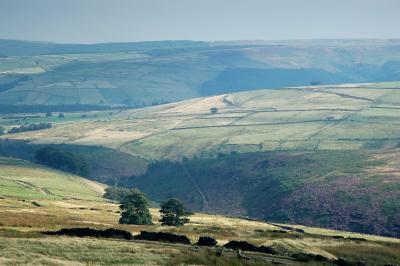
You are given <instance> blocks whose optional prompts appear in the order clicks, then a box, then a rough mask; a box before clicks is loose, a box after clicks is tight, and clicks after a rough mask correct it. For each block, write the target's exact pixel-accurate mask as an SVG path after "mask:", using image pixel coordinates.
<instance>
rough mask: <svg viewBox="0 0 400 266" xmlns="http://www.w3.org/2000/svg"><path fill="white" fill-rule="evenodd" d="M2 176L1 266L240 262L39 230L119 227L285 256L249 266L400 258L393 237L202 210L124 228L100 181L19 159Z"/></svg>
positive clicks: (196, 251)
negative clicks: (174, 220)
mask: <svg viewBox="0 0 400 266" xmlns="http://www.w3.org/2000/svg"><path fill="white" fill-rule="evenodd" d="M1 173H2V174H1V176H0V182H2V185H1V186H0V196H1V198H0V246H1V249H0V250H1V251H0V262H1V264H3V265H15V264H46V265H65V264H74V265H86V264H101V265H103V264H168V265H174V264H179V263H202V264H206V265H210V264H217V263H219V264H218V265H220V264H223V265H241V263H242V262H241V261H239V260H238V259H237V258H236V253H234V252H233V251H230V250H229V249H226V250H225V251H224V252H223V255H222V256H220V257H217V256H216V255H215V252H216V251H215V249H214V248H204V247H196V246H193V245H181V244H168V243H162V242H152V241H139V240H134V241H129V240H121V239H99V238H77V237H68V236H46V235H43V234H42V233H41V232H44V231H47V230H51V231H54V230H58V229H61V228H71V227H91V228H98V229H102V228H119V229H123V230H127V231H129V232H132V233H133V234H137V233H139V232H140V231H143V230H145V231H160V230H161V231H170V232H175V233H178V234H184V235H187V236H188V237H189V239H190V240H191V241H192V243H194V242H195V241H196V240H197V238H198V237H199V236H201V235H209V236H212V237H215V238H216V239H217V240H218V243H219V245H223V244H225V243H227V242H228V241H229V240H233V239H237V240H246V241H249V242H251V243H253V244H256V245H261V244H263V245H269V246H272V247H274V248H275V249H276V250H279V252H282V253H281V255H267V254H265V255H264V254H260V253H253V252H246V254H247V256H249V257H250V258H251V260H250V261H248V262H246V261H244V263H245V265H273V264H274V261H275V262H276V261H280V262H284V263H289V264H290V265H303V262H300V261H296V260H295V259H293V257H291V254H300V253H305V254H320V255H321V256H324V257H327V258H330V259H335V258H336V259H337V258H338V257H342V258H345V259H347V260H350V261H363V262H366V263H371V264H374V263H397V262H399V261H400V257H399V255H398V254H399V249H400V242H399V240H398V239H396V238H387V237H379V236H373V235H365V234H357V233H350V232H345V231H334V230H327V229H322V228H312V227H304V226H296V225H285V224H273V223H266V222H261V221H254V220H245V219H239V218H231V217H225V216H220V215H207V214H204V213H196V214H195V215H194V216H192V217H191V222H190V223H189V224H187V225H185V226H184V227H162V226H160V224H159V223H158V222H156V223H155V225H153V226H152V225H147V226H143V225H142V226H138V225H121V224H118V218H119V211H118V205H117V204H116V203H115V202H110V201H108V200H105V199H104V198H102V197H101V196H102V193H101V190H102V189H103V188H104V186H101V185H100V184H98V183H94V182H92V181H88V180H84V179H83V178H79V177H75V176H71V175H68V174H63V173H61V172H58V171H54V170H51V169H48V168H43V167H41V166H39V165H35V164H32V163H30V162H27V161H23V160H19V159H9V158H1ZM38 173H40V174H39V175H38ZM28 176H29V177H31V178H29V180H30V182H31V185H30V186H27V185H26V180H27V177H28ZM11 180H12V181H11ZM60 182H62V184H63V186H62V188H60V187H59V186H60ZM18 186H20V187H18ZM43 191H47V192H45V193H43ZM151 214H152V216H153V217H154V220H155V221H157V219H158V217H159V214H158V210H157V209H154V208H153V209H151ZM284 228H285V229H284ZM300 229H301V230H300ZM310 263H314V264H312V265H320V264H319V263H318V262H310Z"/></svg>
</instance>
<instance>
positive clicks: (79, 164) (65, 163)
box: [35, 147, 89, 176]
mask: <svg viewBox="0 0 400 266" xmlns="http://www.w3.org/2000/svg"><path fill="white" fill-rule="evenodd" d="M35 158H36V160H37V161H38V162H39V163H41V164H44V165H47V166H50V167H52V168H55V169H59V170H62V171H65V172H69V173H73V174H76V175H80V176H88V175H89V168H88V166H87V164H86V162H85V160H84V159H83V158H81V157H80V156H78V155H76V154H73V153H71V152H66V151H62V150H58V149H54V148H51V147H47V148H43V149H40V150H38V151H37V152H36V156H35Z"/></svg>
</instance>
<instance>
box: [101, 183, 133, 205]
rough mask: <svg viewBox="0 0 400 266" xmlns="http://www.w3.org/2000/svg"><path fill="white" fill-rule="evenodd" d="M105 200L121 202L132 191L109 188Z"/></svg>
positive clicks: (106, 190)
mask: <svg viewBox="0 0 400 266" xmlns="http://www.w3.org/2000/svg"><path fill="white" fill-rule="evenodd" d="M105 192H106V193H104V195H103V198H106V199H109V200H114V201H119V202H121V201H122V200H123V199H124V198H125V196H126V195H128V194H129V193H130V190H129V189H127V188H124V187H116V186H114V187H107V188H106V189H105Z"/></svg>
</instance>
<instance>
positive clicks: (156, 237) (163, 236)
mask: <svg viewBox="0 0 400 266" xmlns="http://www.w3.org/2000/svg"><path fill="white" fill-rule="evenodd" d="M133 238H134V239H137V240H148V241H160V242H169V243H181V244H187V245H189V244H190V240H189V238H188V237H187V236H185V235H178V234H174V233H169V232H146V231H141V232H140V234H139V235H137V236H134V237H133Z"/></svg>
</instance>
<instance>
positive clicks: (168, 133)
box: [2, 82, 400, 160]
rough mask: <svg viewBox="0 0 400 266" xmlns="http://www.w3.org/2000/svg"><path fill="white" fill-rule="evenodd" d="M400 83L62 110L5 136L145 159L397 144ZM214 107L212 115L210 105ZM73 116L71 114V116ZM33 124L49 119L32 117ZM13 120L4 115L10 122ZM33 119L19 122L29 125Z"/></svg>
mask: <svg viewBox="0 0 400 266" xmlns="http://www.w3.org/2000/svg"><path fill="white" fill-rule="evenodd" d="M399 103H400V84H399V83H396V82H392V83H379V84H360V85H348V86H347V85H342V86H320V87H297V88H286V89H279V90H258V91H250V92H240V93H234V94H225V95H221V96H212V97H208V98H198V99H194V100H187V101H182V102H177V103H171V104H166V105H161V106H155V107H149V108H143V109H133V110H125V111H121V112H114V114H112V115H109V114H108V112H104V111H103V112H98V113H88V117H89V118H84V119H83V118H80V117H79V116H77V115H75V114H67V115H66V119H65V120H58V122H57V120H55V119H54V118H52V119H51V121H54V122H55V127H53V128H52V129H48V130H43V131H36V132H27V133H22V134H14V135H10V136H5V137H7V138H12V139H24V140H29V141H31V142H32V143H67V144H79V145H101V146H105V147H110V148H113V149H117V150H120V151H123V152H126V153H129V154H132V155H137V156H140V157H142V158H144V159H148V160H151V159H165V158H169V159H173V160H176V159H182V158H183V157H193V156H198V157H199V156H200V157H202V156H209V155H213V154H217V153H230V152H232V151H237V152H250V151H276V150H334V149H342V150H343V149H350V150H358V149H364V148H365V149H387V148H397V147H398V146H399V141H400V124H399V123H398V117H399V115H400V109H399V108H398V105H399ZM213 107H216V108H217V113H211V112H210V109H211V108H213ZM69 117H71V118H72V117H75V118H76V119H70V118H69ZM37 120H38V121H39V120H40V121H48V120H47V119H45V118H38V119H37ZM13 121H15V120H12V119H8V120H7V119H3V122H2V123H4V124H5V125H7V123H9V124H8V127H11V125H10V124H12V123H13ZM29 121H35V120H34V119H32V120H29V119H27V120H26V121H22V122H21V121H18V122H16V123H28V122H29Z"/></svg>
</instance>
